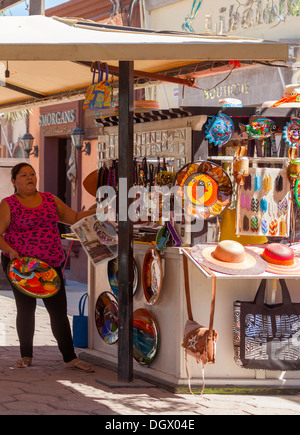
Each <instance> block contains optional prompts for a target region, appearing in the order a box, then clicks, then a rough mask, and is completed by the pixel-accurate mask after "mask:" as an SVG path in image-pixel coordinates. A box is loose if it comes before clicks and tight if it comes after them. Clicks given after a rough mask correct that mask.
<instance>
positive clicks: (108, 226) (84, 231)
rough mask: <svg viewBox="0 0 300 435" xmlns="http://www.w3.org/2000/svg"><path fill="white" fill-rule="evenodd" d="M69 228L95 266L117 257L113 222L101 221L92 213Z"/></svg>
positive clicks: (116, 242) (116, 238)
mask: <svg viewBox="0 0 300 435" xmlns="http://www.w3.org/2000/svg"><path fill="white" fill-rule="evenodd" d="M71 229H72V231H73V232H74V233H75V234H76V235H77V237H78V240H79V241H80V243H81V245H82V247H83V249H84V250H85V252H86V253H87V255H88V257H89V259H90V260H91V261H92V263H93V264H94V265H95V266H97V265H99V264H101V263H103V262H105V261H108V260H112V259H113V258H116V257H117V255H118V235H117V230H116V225H115V224H114V223H112V222H109V221H104V222H102V221H100V220H98V218H97V215H96V214H94V215H92V216H88V217H85V218H83V219H81V220H80V221H78V222H76V224H74V225H72V226H71Z"/></svg>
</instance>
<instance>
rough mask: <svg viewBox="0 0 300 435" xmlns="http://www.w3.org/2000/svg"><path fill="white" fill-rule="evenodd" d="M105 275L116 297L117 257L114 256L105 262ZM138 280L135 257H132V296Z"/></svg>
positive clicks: (117, 285)
mask: <svg viewBox="0 0 300 435" xmlns="http://www.w3.org/2000/svg"><path fill="white" fill-rule="evenodd" d="M107 275H108V281H109V284H110V287H111V289H112V291H113V293H114V295H115V296H116V297H118V291H119V284H118V259H117V258H114V259H113V260H110V261H109V262H108V263H107ZM138 282H139V272H138V267H137V264H136V261H135V259H133V296H134V295H135V294H136V291H137V288H138Z"/></svg>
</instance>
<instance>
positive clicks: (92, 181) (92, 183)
mask: <svg viewBox="0 0 300 435" xmlns="http://www.w3.org/2000/svg"><path fill="white" fill-rule="evenodd" d="M82 184H83V187H84V188H85V190H86V191H87V192H88V193H89V194H90V195H92V196H94V197H96V194H97V185H98V170H97V169H96V170H95V171H93V172H91V173H90V174H89V175H88V176H87V177H85V179H84V180H83V183H82Z"/></svg>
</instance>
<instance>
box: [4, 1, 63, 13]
mask: <svg viewBox="0 0 300 435" xmlns="http://www.w3.org/2000/svg"><path fill="white" fill-rule="evenodd" d="M67 1H68V0H45V7H46V9H49V8H52V7H54V6H57V5H61V4H62V3H66V2H67ZM26 3H27V4H29V0H27V2H25V1H24V2H23V3H20V4H19V5H16V6H13V7H12V8H10V9H7V10H6V11H5V14H6V15H10V14H11V15H14V16H17V15H28V11H27V10H26Z"/></svg>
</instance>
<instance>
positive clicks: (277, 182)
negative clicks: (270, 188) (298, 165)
mask: <svg viewBox="0 0 300 435" xmlns="http://www.w3.org/2000/svg"><path fill="white" fill-rule="evenodd" d="M282 189H283V178H282V175H278V176H277V177H276V180H275V190H276V192H281V191H282Z"/></svg>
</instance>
